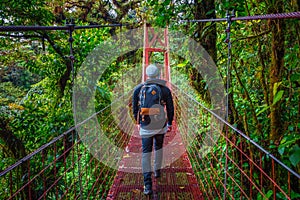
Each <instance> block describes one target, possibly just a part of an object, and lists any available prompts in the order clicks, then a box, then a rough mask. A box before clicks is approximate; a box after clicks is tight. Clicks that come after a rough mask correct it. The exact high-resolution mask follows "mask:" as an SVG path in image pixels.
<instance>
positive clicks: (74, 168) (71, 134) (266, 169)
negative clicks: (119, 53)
mask: <svg viewBox="0 0 300 200" xmlns="http://www.w3.org/2000/svg"><path fill="white" fill-rule="evenodd" d="M261 18H262V19H264V18H268V19H270V18H300V13H299V12H298V13H292V14H283V15H278V16H277V15H275V16H274V15H270V16H261ZM251 19H252V18H251V17H248V18H242V19H241V20H251ZM254 19H260V18H259V17H255V18H254ZM222 20H230V17H228V18H224V19H220V20H219V21H222ZM231 20H239V18H232V19H231ZM216 21H217V20H216ZM18 28H20V27H0V30H1V31H16V30H19V29H18ZM43 28H46V27H22V28H21V29H20V30H22V31H24V30H25V31H26V30H36V29H43ZM77 28H78V27H77ZM82 28H91V27H82ZM98 28H99V27H98ZM46 29H49V30H53V29H54V30H69V31H70V37H71V36H72V31H74V30H75V29H76V27H74V26H66V27H53V29H51V28H49V27H48V28H46ZM144 30H145V32H144V39H145V40H144V49H143V50H144V54H143V59H144V60H143V70H142V75H141V81H144V80H145V78H146V77H145V73H144V71H145V67H146V66H147V64H149V63H150V61H151V60H150V59H149V58H150V56H149V55H150V52H162V53H163V55H164V65H163V68H162V69H163V70H162V71H163V73H162V74H161V78H162V79H165V80H167V81H168V83H169V87H170V88H171V89H172V94H173V98H174V103H175V108H176V109H175V116H176V119H175V123H174V125H173V126H174V128H173V129H172V131H171V132H170V133H167V134H166V140H165V144H164V168H163V169H162V176H161V177H160V178H159V179H153V181H154V182H153V190H154V193H153V195H151V196H146V195H144V194H143V180H142V174H141V154H142V151H141V138H140V136H139V134H138V127H137V126H136V125H135V124H134V123H132V122H131V121H132V119H131V118H130V115H131V104H130V98H131V95H132V91H130V92H128V93H126V94H124V96H122V97H120V98H117V99H116V100H115V101H113V102H112V103H111V105H109V106H107V107H105V108H104V109H102V110H100V111H98V112H96V113H94V114H93V115H92V116H90V117H88V118H87V119H85V120H84V121H82V122H80V123H78V124H76V126H75V127H72V128H71V129H69V130H68V131H66V132H64V133H63V134H61V135H60V136H58V137H56V138H54V139H53V140H52V141H50V142H49V143H47V144H44V145H43V146H41V147H40V148H39V149H37V150H36V151H34V152H32V153H31V154H29V155H28V156H26V157H24V158H23V159H21V160H19V161H18V162H16V163H15V164H13V165H11V166H10V167H8V168H7V169H5V170H3V171H1V172H0V181H1V184H2V188H5V190H4V191H1V195H2V196H5V197H6V199H28V200H31V199H109V200H112V199H124V200H125V199H195V200H198V199H199V200H201V199H292V195H293V192H294V191H295V190H297V189H298V188H299V181H300V175H299V174H297V173H296V172H295V171H293V170H292V169H290V168H289V167H288V166H286V165H285V164H284V163H282V162H281V161H280V160H278V159H277V158H276V157H275V156H273V155H272V154H271V153H270V152H268V151H266V150H265V149H264V148H263V147H261V146H260V145H259V144H257V143H256V142H255V141H253V140H252V139H251V138H250V137H249V136H247V135H246V134H244V133H243V132H241V131H240V130H238V129H237V128H236V127H234V126H233V125H231V124H229V123H228V122H227V121H226V120H225V119H226V106H224V107H221V108H218V109H213V110H212V109H209V108H208V107H206V106H205V105H203V104H202V103H201V102H199V100H197V98H195V97H194V96H193V95H191V94H189V93H187V92H186V91H187V88H185V86H182V85H176V84H173V82H176V80H172V81H170V77H171V72H172V70H171V69H170V64H169V51H168V48H169V44H168V30H167V29H165V32H164V33H163V37H160V36H159V35H158V34H156V33H155V32H154V30H153V29H151V27H148V26H146V25H145V27H144ZM149 33H150V35H149ZM228 39H230V38H228ZM157 43H158V44H160V47H154V46H153V45H154V44H157ZM70 47H71V48H72V40H70ZM71 57H72V51H71V53H70V58H71ZM71 60H72V61H74V60H73V59H72V58H71ZM175 79H176V78H175ZM132 89H133V88H132ZM120 102H122V103H124V102H126V106H123V107H119V104H120ZM112 107H118V112H117V113H114V114H112V109H111V108H112ZM224 113H225V117H224V115H223V114H224ZM115 115H117V116H118V117H117V118H118V120H116V119H115V118H114V116H115ZM91 121H97V123H95V126H94V127H93V128H87V124H88V123H89V122H91ZM78 130H81V134H78V132H79V131H78ZM98 130H102V132H103V133H104V135H105V136H106V137H107V138H108V140H109V142H110V143H113V144H114V146H115V147H117V148H118V149H121V151H118V150H116V149H115V148H108V146H107V143H105V142H103V138H102V137H100V135H98ZM87 140H89V141H90V142H89V143H86V141H87ZM220 141H222V142H223V143H226V146H221V145H220ZM95 147H97V148H96V149H95ZM91 149H93V153H91ZM253 152H255V154H254V153H253ZM100 153H101V154H102V155H101V156H97V154H100ZM102 158H105V161H104V160H102ZM36 163H39V165H37V164H36ZM108 163H110V164H112V163H113V165H114V166H117V167H115V168H112V167H111V166H110V165H109V164H108ZM276 172H280V177H278V173H276Z"/></svg>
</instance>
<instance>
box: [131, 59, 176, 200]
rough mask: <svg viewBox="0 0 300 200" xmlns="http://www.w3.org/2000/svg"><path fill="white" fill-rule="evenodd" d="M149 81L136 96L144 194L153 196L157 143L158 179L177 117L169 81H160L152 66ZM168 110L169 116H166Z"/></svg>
mask: <svg viewBox="0 0 300 200" xmlns="http://www.w3.org/2000/svg"><path fill="white" fill-rule="evenodd" d="M146 75H147V77H148V79H147V80H146V81H145V82H144V83H142V84H139V85H138V86H137V87H136V88H135V90H134V93H133V98H132V106H133V115H134V118H135V120H136V122H137V124H139V125H140V132H139V133H140V135H141V138H142V150H143V154H142V171H143V176H144V194H146V195H151V194H152V193H153V191H152V178H151V176H152V169H151V168H152V167H151V153H152V147H153V141H154V149H155V153H154V177H155V178H159V177H160V169H161V166H162V157H163V150H162V148H163V141H164V136H165V133H166V132H169V131H171V130H172V121H173V117H174V105H173V98H172V94H171V91H170V89H169V88H168V87H167V86H166V81H164V80H161V79H158V78H159V69H158V68H157V66H156V65H153V64H150V65H149V66H148V67H147V68H146ZM165 110H166V112H165Z"/></svg>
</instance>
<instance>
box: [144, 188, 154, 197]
mask: <svg viewBox="0 0 300 200" xmlns="http://www.w3.org/2000/svg"><path fill="white" fill-rule="evenodd" d="M152 193H153V191H152V189H151V188H147V187H145V189H144V194H145V195H151V194H152Z"/></svg>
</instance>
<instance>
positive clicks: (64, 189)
mask: <svg viewBox="0 0 300 200" xmlns="http://www.w3.org/2000/svg"><path fill="white" fill-rule="evenodd" d="M122 112H123V111H122ZM122 112H121V113H119V115H120V118H119V119H120V120H126V119H125V117H123V118H122V116H124V115H123V113H122ZM124 112H127V111H126V110H125V111H124ZM108 113H110V106H109V107H106V108H105V109H103V110H101V111H100V112H98V113H97V114H95V115H94V116H92V117H91V118H90V119H87V120H86V121H85V122H82V123H80V124H79V125H78V126H76V127H73V128H71V129H70V130H68V131H66V132H65V133H63V134H62V135H60V136H58V137H56V138H54V139H53V140H52V141H51V142H49V143H47V144H45V145H43V146H41V147H40V148H39V149H37V150H36V151H34V152H33V153H31V154H29V155H28V156H26V157H25V158H23V159H21V160H20V161H18V162H17V163H15V164H14V165H12V166H10V167H8V168H7V169H5V170H4V171H2V172H0V182H1V188H2V189H3V190H1V191H0V198H1V199H28V200H31V199H47V200H48V199H105V198H106V195H107V193H108V191H109V189H110V186H111V184H112V182H113V180H114V176H115V174H116V170H115V169H113V168H111V167H110V166H108V165H107V164H105V163H103V162H102V160H101V158H103V157H106V158H107V157H109V159H111V160H113V162H116V163H118V162H119V161H120V158H118V156H117V154H118V152H116V151H114V150H113V149H105V148H106V143H103V142H102V141H101V137H98V136H99V135H98V134H99V130H101V129H105V134H106V135H107V137H108V138H109V141H111V142H112V143H114V144H115V145H117V146H119V147H121V148H123V147H124V146H126V144H127V142H128V139H129V137H130V136H129V135H127V134H125V133H124V132H123V131H120V127H119V126H118V125H116V124H115V119H113V117H110V116H111V115H109V114H108ZM90 120H96V121H97V122H98V123H97V124H98V125H97V126H95V127H93V128H90V127H88V128H87V127H86V124H87V122H88V121H90ZM123 123H126V122H124V121H123ZM127 128H129V129H130V128H131V127H127ZM78 129H81V131H82V130H83V131H84V132H81V134H80V135H79V134H78V132H77V130H78ZM130 131H131V130H128V132H130ZM87 140H89V141H91V142H89V143H87V142H86V141H87ZM93 148H97V151H100V150H102V151H101V154H102V155H101V156H97V155H95V150H94V151H91V149H93ZM91 152H93V153H91ZM105 154H107V155H105ZM106 163H107V162H106Z"/></svg>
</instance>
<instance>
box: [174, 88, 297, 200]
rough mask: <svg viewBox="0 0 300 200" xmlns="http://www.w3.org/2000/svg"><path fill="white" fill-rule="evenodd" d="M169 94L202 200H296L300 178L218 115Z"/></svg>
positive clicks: (187, 98) (180, 92) (182, 96)
mask: <svg viewBox="0 0 300 200" xmlns="http://www.w3.org/2000/svg"><path fill="white" fill-rule="evenodd" d="M173 92H174V94H175V95H176V101H175V102H176V108H177V110H176V117H177V118H176V120H177V126H178V127H179V128H180V133H181V136H182V138H183V142H184V143H185V146H186V147H187V151H188V155H189V159H190V161H191V163H192V166H193V170H194V172H195V175H196V176H197V179H198V182H199V186H200V187H201V191H202V192H203V196H204V198H205V199H295V198H296V196H297V192H298V193H299V191H298V190H299V181H300V175H299V174H297V173H296V172H294V171H293V170H292V169H290V168H289V167H287V166H286V165H285V164H283V163H282V162H281V161H280V160H278V159H277V158H276V157H274V156H273V155H272V154H271V153H269V152H268V151H266V150H265V149H264V148H262V147H261V146H259V145H258V144H257V143H255V142H254V141H253V140H251V138H249V137H248V136H247V135H245V134H244V133H242V132H241V131H239V130H237V129H236V128H235V127H233V126H232V125H230V124H229V123H228V122H226V121H225V120H224V119H222V118H221V117H220V116H219V115H216V114H215V113H218V112H219V113H220V112H222V111H221V110H218V109H217V110H214V111H212V110H209V109H208V108H206V107H205V106H204V105H203V104H201V103H199V101H198V100H196V99H195V97H192V96H190V95H188V94H186V93H184V92H183V90H181V89H179V88H177V87H173ZM183 107H184V108H185V109H182V108H183ZM178 108H179V109H178Z"/></svg>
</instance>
